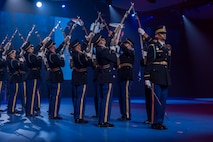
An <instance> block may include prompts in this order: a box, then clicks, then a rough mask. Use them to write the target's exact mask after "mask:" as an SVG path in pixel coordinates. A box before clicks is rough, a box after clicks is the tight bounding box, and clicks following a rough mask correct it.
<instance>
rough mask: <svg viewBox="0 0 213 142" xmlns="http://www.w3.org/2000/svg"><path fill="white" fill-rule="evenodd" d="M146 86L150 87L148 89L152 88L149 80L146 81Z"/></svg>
mask: <svg viewBox="0 0 213 142" xmlns="http://www.w3.org/2000/svg"><path fill="white" fill-rule="evenodd" d="M145 85H146V86H147V87H148V88H151V87H152V86H151V82H150V81H149V80H145Z"/></svg>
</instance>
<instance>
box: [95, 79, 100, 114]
mask: <svg viewBox="0 0 213 142" xmlns="http://www.w3.org/2000/svg"><path fill="white" fill-rule="evenodd" d="M97 89H98V85H97V83H96V82H94V105H95V115H96V116H98V98H99V97H98V90H97Z"/></svg>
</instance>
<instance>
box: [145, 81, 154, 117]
mask: <svg viewBox="0 0 213 142" xmlns="http://www.w3.org/2000/svg"><path fill="white" fill-rule="evenodd" d="M144 88H145V104H146V114H147V120H148V121H151V110H152V108H151V106H152V92H151V89H150V88H148V87H147V85H145V86H144Z"/></svg>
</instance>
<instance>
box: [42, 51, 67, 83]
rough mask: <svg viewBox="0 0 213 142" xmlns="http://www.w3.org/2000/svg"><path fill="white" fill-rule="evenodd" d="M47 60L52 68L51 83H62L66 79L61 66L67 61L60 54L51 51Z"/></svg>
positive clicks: (49, 78)
mask: <svg viewBox="0 0 213 142" xmlns="http://www.w3.org/2000/svg"><path fill="white" fill-rule="evenodd" d="M46 57H47V62H48V65H49V68H50V72H49V76H48V79H47V80H48V81H50V82H51V83H61V82H63V81H64V76H63V72H62V70H61V67H64V66H65V62H64V59H63V58H60V57H59V56H58V54H56V53H53V52H51V51H48V52H47V55H46Z"/></svg>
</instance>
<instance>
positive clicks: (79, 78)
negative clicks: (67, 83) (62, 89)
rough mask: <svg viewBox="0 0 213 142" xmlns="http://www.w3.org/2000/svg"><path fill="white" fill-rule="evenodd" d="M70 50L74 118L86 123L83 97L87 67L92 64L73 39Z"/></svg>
mask: <svg viewBox="0 0 213 142" xmlns="http://www.w3.org/2000/svg"><path fill="white" fill-rule="evenodd" d="M70 48H71V50H72V54H71V56H72V60H73V67H72V69H73V71H72V86H73V87H72V89H73V94H74V120H75V123H88V121H87V120H85V119H84V113H85V99H86V89H87V74H88V73H87V67H88V66H92V58H91V57H88V56H87V55H86V54H84V53H83V51H82V49H81V44H80V42H79V41H78V40H74V41H73V42H72V43H71V44H70Z"/></svg>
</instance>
